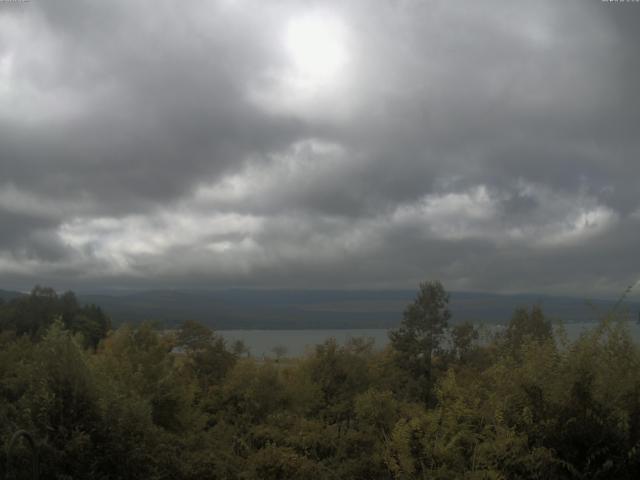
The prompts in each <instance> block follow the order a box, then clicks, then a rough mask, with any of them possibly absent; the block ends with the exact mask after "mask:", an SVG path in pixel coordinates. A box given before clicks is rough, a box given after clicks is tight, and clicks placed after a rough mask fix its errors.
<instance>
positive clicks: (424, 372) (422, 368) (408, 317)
mask: <svg viewBox="0 0 640 480" xmlns="http://www.w3.org/2000/svg"><path fill="white" fill-rule="evenodd" d="M448 304H449V294H448V293H447V292H446V291H445V289H444V287H443V286H442V284H441V283H440V282H437V281H433V282H423V283H421V284H420V289H419V291H418V294H417V296H416V299H415V300H414V302H413V303H411V304H410V305H409V306H408V307H407V308H406V310H405V311H404V316H403V320H402V323H401V325H400V328H398V329H397V330H392V331H391V332H390V333H389V338H390V339H391V345H392V346H393V350H394V352H395V356H396V361H397V364H398V365H399V366H400V368H402V369H403V370H405V371H406V372H407V373H408V375H409V378H410V380H411V383H412V385H410V390H409V392H410V394H411V395H412V396H413V397H414V398H418V399H422V400H425V401H429V400H430V392H431V387H432V383H433V378H432V374H433V371H432V370H433V369H432V367H433V355H434V354H436V353H439V352H440V348H441V342H442V339H443V337H444V334H445V331H446V329H447V327H448V321H449V318H450V317H451V313H450V312H449V309H448Z"/></svg>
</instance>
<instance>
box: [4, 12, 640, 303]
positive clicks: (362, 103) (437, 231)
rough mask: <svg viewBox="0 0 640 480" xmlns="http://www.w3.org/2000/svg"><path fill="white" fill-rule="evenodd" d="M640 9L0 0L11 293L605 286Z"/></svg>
mask: <svg viewBox="0 0 640 480" xmlns="http://www.w3.org/2000/svg"><path fill="white" fill-rule="evenodd" d="M639 25H640V3H637V2H628V3H620V2H602V1H600V0H565V1H559V0H553V1H546V0H535V1H530V2H514V1H507V0H504V1H483V2H475V1H452V0H449V1H429V0H420V1H418V0H407V1H402V0H396V1H391V0H386V1H383V0H377V1H371V0H366V1H365V0H359V1H279V0H278V1H264V0H255V1H248V0H221V1H218V2H213V1H196V0H194V1H188V2H177V1H175V0H174V1H166V0H154V1H139V0H108V1H106V0H93V1H63V0H56V1H45V0H31V1H30V2H7V1H4V2H2V1H0V225H1V227H0V279H1V283H0V288H29V287H31V286H32V285H33V284H35V283H41V284H50V285H53V286H55V287H56V288H60V289H62V288H74V289H77V288H111V287H119V288H120V287H121V288H150V287H154V288H156V287H158V288H164V287H227V286H234V287H238V286H240V287H242V286H251V287H296V288H414V287H415V286H416V285H417V283H418V282H419V281H420V280H424V279H439V280H441V281H442V282H443V283H444V285H445V286H446V287H447V289H450V290H481V291H489V292H541V293H557V294H579V295H615V294H618V293H620V292H621V291H622V290H623V289H624V288H625V287H626V286H627V285H629V284H631V283H633V282H634V281H635V280H637V279H638V278H640V260H639V257H638V251H639V246H640V242H639V239H640V134H639V131H638V130H639V127H640V91H639V88H640V74H639V72H640V54H639V53H638V48H639V46H640V28H639Z"/></svg>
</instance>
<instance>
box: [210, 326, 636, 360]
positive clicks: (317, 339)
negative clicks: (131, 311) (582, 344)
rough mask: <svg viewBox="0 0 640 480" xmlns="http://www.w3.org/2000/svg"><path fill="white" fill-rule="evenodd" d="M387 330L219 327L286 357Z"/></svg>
mask: <svg viewBox="0 0 640 480" xmlns="http://www.w3.org/2000/svg"><path fill="white" fill-rule="evenodd" d="M595 325H596V324H594V323H570V324H566V325H564V328H565V330H566V332H567V336H568V338H569V340H575V339H577V338H578V337H579V336H580V334H581V333H582V332H584V331H586V330H589V329H591V328H593V327H594V326H595ZM628 326H629V330H630V332H631V335H632V336H633V338H634V339H635V340H636V341H640V325H638V324H637V323H635V322H629V323H628ZM497 328H501V327H500V326H495V325H492V326H485V327H482V329H483V330H484V334H482V331H481V335H484V337H485V338H486V337H487V336H488V335H490V334H491V331H495V330H496V329H497ZM388 332H389V330H387V329H380V328H377V329H352V330H337V329H334V330H220V331H219V332H218V333H219V334H221V335H222V336H223V337H224V338H225V339H226V340H227V342H229V343H231V342H234V341H236V340H242V341H243V342H244V343H245V344H246V345H247V347H249V350H250V351H251V355H253V356H257V357H261V356H273V355H274V352H273V349H274V348H276V347H281V346H282V347H285V348H286V356H289V357H296V356H300V355H303V354H304V353H305V352H307V351H309V350H310V349H313V347H314V346H315V345H318V344H320V343H323V342H325V341H326V340H328V339H329V338H335V339H336V341H337V342H338V343H339V344H341V345H344V344H345V343H346V342H347V341H348V340H349V339H350V338H356V337H369V338H373V340H374V342H375V343H374V346H375V347H376V348H380V349H381V348H384V347H385V346H386V345H387V344H388V343H389V337H388Z"/></svg>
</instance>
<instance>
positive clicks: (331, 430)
mask: <svg viewBox="0 0 640 480" xmlns="http://www.w3.org/2000/svg"><path fill="white" fill-rule="evenodd" d="M451 320H452V319H451V315H450V312H449V310H448V294H447V292H446V291H445V289H444V287H443V286H442V285H441V284H440V283H439V282H424V283H422V284H421V285H420V287H419V289H418V292H417V295H416V298H415V300H414V301H413V302H412V303H410V304H409V305H408V306H407V308H406V310H405V311H404V314H403V318H402V321H401V323H400V326H399V327H398V328H397V329H395V330H393V331H391V332H390V340H391V341H390V344H389V345H388V346H387V347H386V348H385V349H383V350H379V349H374V348H373V343H372V341H371V340H369V339H366V338H356V339H352V340H350V341H349V342H348V343H346V344H345V345H339V344H338V343H337V342H336V341H335V340H333V339H330V340H327V341H326V342H325V343H323V344H320V345H317V346H316V347H315V349H314V350H313V351H312V352H310V353H308V354H307V355H305V356H303V357H300V358H294V359H284V358H277V359H269V358H253V357H252V356H250V355H249V354H248V352H247V351H246V349H245V348H244V346H243V345H242V344H234V345H227V344H226V342H225V341H224V340H223V338H222V337H221V336H220V335H218V334H216V333H215V332H213V331H212V330H210V329H209V328H207V327H206V326H204V325H202V324H199V323H196V322H189V321H187V322H184V323H183V324H182V325H181V327H180V328H179V329H178V330H177V331H175V332H172V333H169V334H167V333H163V332H161V331H159V330H157V329H155V328H154V327H153V325H152V324H150V323H143V324H140V325H123V326H120V327H119V328H117V329H113V328H112V327H111V325H110V323H109V320H108V317H107V316H106V315H105V314H104V312H102V310H101V309H100V308H99V307H96V306H81V305H79V304H78V302H77V300H76V299H75V296H74V295H73V294H72V293H65V294H63V295H57V294H56V293H55V292H54V291H53V290H51V289H47V288H41V287H37V288H35V289H34V290H33V291H32V293H31V294H30V295H28V296H25V297H21V298H17V299H14V300H11V301H9V302H5V303H2V304H0V441H1V442H2V443H3V446H4V447H5V448H2V449H0V478H4V476H5V475H8V476H11V477H13V478H30V477H29V475H30V469H29V468H30V467H29V462H30V455H31V453H30V451H29V449H28V448H26V446H25V445H23V444H20V445H18V446H17V447H16V448H15V449H14V450H13V453H12V457H13V458H11V459H10V460H11V465H12V466H13V467H12V471H11V472H8V471H6V470H7V468H6V465H7V460H9V459H8V458H6V457H7V453H6V452H7V448H6V447H7V446H8V442H9V441H10V438H11V436H12V435H13V433H14V432H15V431H17V430H26V431H28V432H30V433H31V434H32V436H33V437H34V438H35V439H36V443H37V449H38V454H39V459H40V470H41V478H52V479H87V478H91V479H158V480H160V479H167V478H171V479H193V480H195V479H238V480H240V479H244V480H253V479H256V480H257V479H260V480H270V479H274V480H275V479H327V480H329V479H354V480H355V479H389V480H391V479H397V480H400V479H402V480H404V479H407V480H408V479H427V478H429V479H432V478H433V479H459V478H465V479H540V478H560V479H585V478H590V479H591V478H616V479H631V478H634V479H635V478H640V450H639V448H640V368H638V367H639V366H640V365H639V363H640V348H639V347H638V345H637V344H636V343H635V342H634V341H633V340H632V339H631V337H630V334H629V332H628V331H627V330H626V326H625V323H624V322H622V321H617V320H616V319H615V318H613V317H611V316H609V317H605V318H602V319H601V321H600V323H599V324H598V325H597V327H596V328H594V329H593V330H591V331H588V332H585V333H584V334H583V335H582V336H581V337H580V338H579V339H577V340H576V341H573V342H570V341H568V340H567V338H566V335H564V334H563V332H562V329H556V330H555V331H554V329H553V328H552V325H551V323H550V322H549V321H548V319H546V318H545V316H544V313H543V311H542V309H541V308H539V307H537V306H533V307H531V308H522V309H519V310H517V311H516V312H514V314H513V316H512V318H511V320H510V321H509V323H508V324H507V325H506V326H505V328H504V329H503V330H502V331H500V332H499V333H495V334H493V335H492V336H491V337H490V338H488V339H486V340H485V341H483V342H480V341H479V332H478V331H477V330H476V328H475V327H474V326H473V325H471V324H468V323H463V324H455V325H450V324H449V323H450V321H451Z"/></svg>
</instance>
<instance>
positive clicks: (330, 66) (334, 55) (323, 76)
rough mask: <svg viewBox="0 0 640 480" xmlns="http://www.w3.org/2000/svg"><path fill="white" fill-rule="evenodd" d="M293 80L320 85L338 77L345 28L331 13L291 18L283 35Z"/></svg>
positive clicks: (343, 61) (344, 53)
mask: <svg viewBox="0 0 640 480" xmlns="http://www.w3.org/2000/svg"><path fill="white" fill-rule="evenodd" d="M285 42H286V46H287V50H288V52H289V53H290V55H291V59H292V61H293V64H294V67H295V70H294V74H295V75H296V77H297V78H296V80H297V81H299V82H301V83H303V84H306V85H307V86H309V87H319V86H323V85H327V84H330V83H332V82H334V81H336V80H337V77H338V76H339V75H340V73H341V70H342V69H343V67H344V66H345V65H346V63H347V59H348V57H347V51H346V40H345V28H344V25H343V24H342V22H341V21H340V20H338V19H337V18H335V17H333V16H330V15H322V14H309V15H305V16H303V17H299V18H294V19H293V20H291V21H290V22H289V24H288V26H287V33H286V38H285Z"/></svg>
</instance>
